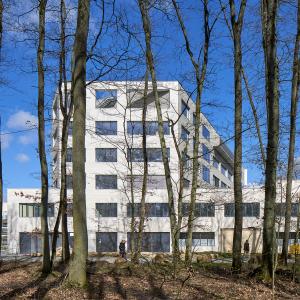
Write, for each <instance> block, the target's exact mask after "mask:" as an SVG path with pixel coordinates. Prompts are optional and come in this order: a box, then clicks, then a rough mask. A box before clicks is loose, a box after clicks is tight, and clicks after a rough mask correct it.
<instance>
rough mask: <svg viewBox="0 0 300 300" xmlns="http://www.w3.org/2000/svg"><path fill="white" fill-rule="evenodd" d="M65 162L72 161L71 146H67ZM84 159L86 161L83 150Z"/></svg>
mask: <svg viewBox="0 0 300 300" xmlns="http://www.w3.org/2000/svg"><path fill="white" fill-rule="evenodd" d="M66 159H67V162H72V161H73V152H72V148H67V158H66ZM84 161H86V152H84Z"/></svg>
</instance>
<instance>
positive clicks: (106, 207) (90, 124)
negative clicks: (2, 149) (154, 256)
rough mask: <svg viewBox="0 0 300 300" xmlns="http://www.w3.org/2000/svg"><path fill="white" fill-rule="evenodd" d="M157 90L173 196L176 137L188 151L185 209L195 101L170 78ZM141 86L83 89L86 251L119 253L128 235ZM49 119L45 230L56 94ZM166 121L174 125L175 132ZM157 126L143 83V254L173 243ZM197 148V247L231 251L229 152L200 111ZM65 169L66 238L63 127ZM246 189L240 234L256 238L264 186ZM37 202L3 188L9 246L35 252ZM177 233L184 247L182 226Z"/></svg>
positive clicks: (52, 211)
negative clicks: (145, 164) (145, 157)
mask: <svg viewBox="0 0 300 300" xmlns="http://www.w3.org/2000/svg"><path fill="white" fill-rule="evenodd" d="M158 88H159V97H160V103H161V106H162V113H163V118H164V122H165V123H164V133H165V139H166V145H167V148H168V155H169V162H170V169H171V176H172V182H173V185H174V186H173V189H174V194H175V197H176V195H177V193H178V184H179V160H178V156H177V152H176V149H175V142H176V143H178V145H179V148H180V150H181V151H183V150H184V149H186V154H185V155H184V158H185V178H184V185H185V191H184V205H183V211H184V212H185V214H186V211H187V208H188V203H189V200H190V199H189V198H190V195H189V190H190V182H191V174H190V173H191V172H190V171H191V160H190V159H189V158H191V157H192V148H193V132H194V112H195V105H194V102H193V100H192V99H191V98H190V97H189V96H188V94H187V93H186V92H185V91H184V90H183V89H182V87H181V86H180V84H179V83H178V82H176V81H169V82H159V83H158ZM143 90H144V82H94V83H92V84H90V85H88V87H87V99H86V112H87V115H86V141H85V149H86V159H85V170H86V201H87V203H86V208H87V225H88V237H89V251H90V252H113V251H117V249H118V243H119V242H120V241H121V240H122V239H125V240H128V241H129V240H130V238H131V237H130V222H131V212H132V210H131V208H132V205H134V208H135V217H136V218H138V208H139V202H140V186H141V184H140V183H141V180H142V174H143V167H142V166H143V155H142V122H141V115H142V107H143V101H144V100H143ZM53 119H54V121H53V188H51V190H50V191H49V227H50V232H51V231H53V227H54V223H55V216H56V213H57V209H58V201H59V183H60V149H61V145H60V141H61V126H62V115H61V112H60V109H59V101H58V95H56V96H55V98H54V102H53ZM172 124H173V125H172ZM170 126H173V130H171V128H170ZM157 129H158V126H157V116H156V108H155V105H154V95H153V91H152V90H151V84H150V83H149V91H148V96H147V153H148V161H149V172H148V174H149V175H148V178H149V180H148V193H147V197H146V202H147V209H146V210H147V221H146V226H145V230H144V231H145V233H144V239H145V240H144V244H143V251H145V252H168V251H170V249H171V245H170V243H171V242H170V240H171V239H170V226H169V217H168V214H169V212H168V204H167V203H168V200H167V190H166V186H165V179H164V168H163V164H162V157H161V149H160V142H159V138H158V133H157ZM172 131H173V132H174V135H172ZM200 154H201V155H200V157H199V161H200V172H199V179H200V180H199V181H200V184H199V190H198V196H197V205H196V213H195V216H196V217H197V219H196V220H195V226H194V232H195V233H194V245H195V247H196V248H195V250H197V251H207V250H213V251H227V250H230V249H229V248H230V244H231V240H232V238H231V236H232V232H233V231H232V229H233V215H234V209H233V206H232V202H233V194H232V189H231V187H232V181H233V175H232V174H233V170H232V166H233V155H232V152H231V151H230V150H229V149H228V147H227V146H226V145H225V144H224V143H223V142H222V140H221V138H220V136H219V135H218V133H217V132H216V130H215V129H214V127H213V126H212V125H211V124H210V122H209V121H208V119H207V118H206V117H205V116H204V115H203V114H202V116H201V128H200ZM67 173H68V178H67V179H68V180H67V181H68V187H69V189H68V199H69V209H68V215H69V217H68V228H69V232H70V240H71V244H72V239H73V234H72V231H73V229H72V227H73V226H72V225H73V224H72V200H71V199H72V189H71V188H72V127H70V130H69V140H68V166H67ZM129 178H132V179H133V180H132V184H133V189H134V193H133V196H132V194H131V193H130V185H129V180H128V179H129ZM243 184H244V185H245V186H246V184H247V171H246V170H243ZM252 190H253V191H252ZM244 193H245V202H247V204H245V221H244V228H245V232H249V234H250V236H252V237H253V236H254V237H255V238H254V241H255V243H256V241H257V239H258V238H259V237H260V236H261V223H262V219H261V216H262V209H263V206H262V203H263V201H262V200H263V198H264V197H263V191H262V190H261V188H249V189H248V188H245V189H244ZM248 202H249V203H248ZM39 203H40V191H39V190H30V189H28V190H26V189H22V190H21V189H11V190H8V247H9V251H10V252H14V253H21V254H28V253H33V252H39V251H40V250H39V249H40V218H39V214H40V208H39V206H40V204H39ZM184 222H186V220H185V219H184ZM254 232H255V233H254ZM246 236H247V233H245V237H246ZM181 238H182V239H181V240H182V246H184V238H185V229H184V228H183V231H182V234H181ZM129 244H130V243H128V245H129ZM257 247H258V246H257ZM257 247H256V248H257Z"/></svg>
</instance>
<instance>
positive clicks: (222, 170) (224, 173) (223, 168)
mask: <svg viewBox="0 0 300 300" xmlns="http://www.w3.org/2000/svg"><path fill="white" fill-rule="evenodd" d="M226 172H227V169H226V167H225V166H224V165H223V164H221V173H222V174H223V175H224V176H226Z"/></svg>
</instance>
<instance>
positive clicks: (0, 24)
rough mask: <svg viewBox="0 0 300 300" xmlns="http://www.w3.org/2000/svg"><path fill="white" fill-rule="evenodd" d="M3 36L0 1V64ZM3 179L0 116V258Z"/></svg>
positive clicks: (0, 3) (0, 5)
mask: <svg viewBox="0 0 300 300" xmlns="http://www.w3.org/2000/svg"><path fill="white" fill-rule="evenodd" d="M2 34H3V1H2V0H0V62H1V61H2V59H1V50H2ZM2 206H3V178H2V147H1V115H0V257H1V250H2V210H3V207H2Z"/></svg>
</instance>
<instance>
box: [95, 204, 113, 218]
mask: <svg viewBox="0 0 300 300" xmlns="http://www.w3.org/2000/svg"><path fill="white" fill-rule="evenodd" d="M117 216H118V204H117V203H96V217H97V218H103V217H106V218H107V217H117Z"/></svg>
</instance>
